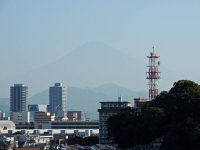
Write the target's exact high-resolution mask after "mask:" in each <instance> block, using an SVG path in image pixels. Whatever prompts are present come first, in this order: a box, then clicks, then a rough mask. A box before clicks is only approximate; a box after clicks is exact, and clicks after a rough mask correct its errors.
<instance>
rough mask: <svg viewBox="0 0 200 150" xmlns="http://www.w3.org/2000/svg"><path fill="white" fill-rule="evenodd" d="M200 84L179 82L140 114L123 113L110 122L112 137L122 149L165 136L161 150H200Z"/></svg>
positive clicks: (127, 111)
mask: <svg viewBox="0 0 200 150" xmlns="http://www.w3.org/2000/svg"><path fill="white" fill-rule="evenodd" d="M199 110H200V85H198V84H197V83H195V82H193V81H189V80H180V81H178V82H175V83H174V85H173V87H172V88H171V89H170V91H169V92H166V91H164V92H161V93H160V94H159V95H158V96H157V97H156V98H155V99H154V100H152V101H151V102H150V103H149V105H148V107H145V108H143V109H142V112H141V114H140V115H137V114H136V113H134V112H135V111H134V109H125V110H122V111H121V112H120V113H118V114H117V115H114V116H112V117H110V118H109V119H108V122H107V124H108V131H109V137H110V138H112V139H113V141H114V142H115V143H117V144H118V146H119V147H121V148H128V147H132V146H136V145H146V144H150V143H151V142H152V141H153V140H155V139H156V138H159V137H161V136H164V137H165V138H164V141H163V144H162V146H161V150H169V149H176V150H186V149H190V150H191V149H194V150H196V149H200V144H199V141H200V111H199Z"/></svg>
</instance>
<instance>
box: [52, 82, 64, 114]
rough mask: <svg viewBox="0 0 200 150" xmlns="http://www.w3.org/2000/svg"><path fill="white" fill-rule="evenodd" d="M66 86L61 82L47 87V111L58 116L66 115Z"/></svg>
mask: <svg viewBox="0 0 200 150" xmlns="http://www.w3.org/2000/svg"><path fill="white" fill-rule="evenodd" d="M66 101H67V93H66V88H65V87H64V86H62V83H55V85H54V86H52V87H50V88H49V107H48V108H49V112H50V113H51V115H55V116H58V117H64V116H66Z"/></svg>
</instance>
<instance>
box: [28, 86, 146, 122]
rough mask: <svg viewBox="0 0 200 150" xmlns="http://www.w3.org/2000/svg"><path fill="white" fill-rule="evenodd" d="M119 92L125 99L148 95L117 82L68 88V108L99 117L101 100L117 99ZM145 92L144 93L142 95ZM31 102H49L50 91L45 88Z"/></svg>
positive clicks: (131, 99) (92, 117) (91, 117)
mask: <svg viewBox="0 0 200 150" xmlns="http://www.w3.org/2000/svg"><path fill="white" fill-rule="evenodd" d="M118 92H120V95H121V96H122V98H123V100H124V101H132V102H133V98H134V97H140V96H141V97H146V96H147V93H146V92H134V91H131V90H129V89H126V88H123V87H121V86H119V85H116V84H112V83H110V84H104V85H101V86H99V87H96V88H77V87H71V86H68V88H67V110H83V111H85V112H86V113H87V116H88V117H89V118H90V119H98V113H97V109H98V108H100V104H99V102H100V101H117V97H118V96H119V95H118ZM142 93H143V95H141V94H142ZM29 103H31V104H48V103H49V91H48V90H45V91H43V92H41V93H38V94H36V95H34V96H33V97H31V98H30V99H29Z"/></svg>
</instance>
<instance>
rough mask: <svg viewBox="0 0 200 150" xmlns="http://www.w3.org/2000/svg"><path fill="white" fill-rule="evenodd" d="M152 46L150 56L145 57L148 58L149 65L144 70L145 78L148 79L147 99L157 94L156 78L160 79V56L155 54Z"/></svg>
mask: <svg viewBox="0 0 200 150" xmlns="http://www.w3.org/2000/svg"><path fill="white" fill-rule="evenodd" d="M152 48H153V51H152V52H151V53H150V56H147V58H149V65H148V66H147V67H148V68H149V69H148V71H147V72H146V73H147V77H146V78H147V79H148V81H149V82H148V85H149V100H152V99H154V98H155V97H156V96H157V95H158V80H159V79H160V72H159V71H158V67H159V66H160V61H158V58H160V56H156V54H155V53H154V47H152Z"/></svg>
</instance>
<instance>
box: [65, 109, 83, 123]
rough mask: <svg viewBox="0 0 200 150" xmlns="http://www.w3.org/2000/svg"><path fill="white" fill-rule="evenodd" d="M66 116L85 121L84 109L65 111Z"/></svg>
mask: <svg viewBox="0 0 200 150" xmlns="http://www.w3.org/2000/svg"><path fill="white" fill-rule="evenodd" d="M67 116H68V118H69V120H70V118H71V117H76V118H75V120H78V121H85V112H84V111H67Z"/></svg>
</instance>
